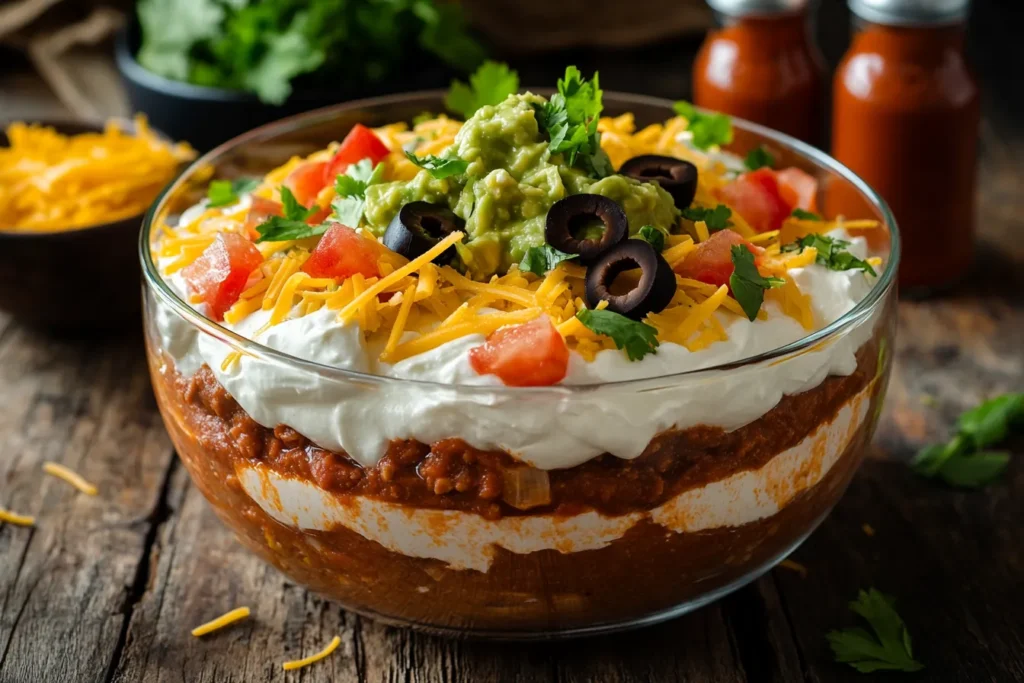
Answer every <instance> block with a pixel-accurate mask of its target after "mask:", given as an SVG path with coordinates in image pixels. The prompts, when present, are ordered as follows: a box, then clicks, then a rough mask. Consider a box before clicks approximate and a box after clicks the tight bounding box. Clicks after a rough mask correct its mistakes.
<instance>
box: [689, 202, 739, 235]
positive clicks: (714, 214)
mask: <svg viewBox="0 0 1024 683" xmlns="http://www.w3.org/2000/svg"><path fill="white" fill-rule="evenodd" d="M731 217H732V209H730V208H729V207H728V206H726V205H725V204H719V205H718V206H716V207H715V208H713V209H708V208H705V207H703V206H690V207H687V208H685V209H683V218H685V219H686V220H689V221H693V222H694V223H696V222H697V221H704V223H705V224H706V225H707V226H708V230H709V231H710V232H717V231H719V230H725V229H726V228H728V227H730V226H732V221H730V220H729V219H730V218H731Z"/></svg>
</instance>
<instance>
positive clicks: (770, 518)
mask: <svg viewBox="0 0 1024 683" xmlns="http://www.w3.org/2000/svg"><path fill="white" fill-rule="evenodd" d="M605 103H606V113H607V114H610V115H617V114H621V113H624V112H627V111H630V112H633V113H634V114H635V116H636V119H637V123H638V125H641V126H642V125H646V124H648V123H653V122H658V121H663V120H665V119H667V118H669V117H671V116H672V109H671V103H670V102H667V101H664V100H659V99H654V98H649V97H638V96H630V95H620V94H614V93H607V94H606V95H605ZM442 110H443V93H441V92H423V93H413V94H409V95H402V96H394V97H383V98H377V99H372V100H363V101H358V102H352V103H349V104H345V105H341V106H336V107H331V108H328V109H322V110H318V111H314V112H310V113H308V114H303V115H300V116H296V117H292V118H289V119H285V120H283V121H280V122H277V123H274V124H271V125H268V126H265V127H263V128H259V129H257V130H254V131H252V132H250V133H248V134H246V135H243V136H241V137H238V138H236V139H234V140H232V141H230V142H228V143H226V144H224V145H222V146H221V147H218V148H216V149H214V150H213V151H212V152H210V153H209V154H207V155H205V156H204V157H202V158H201V159H199V160H197V161H196V162H195V163H194V164H193V165H192V166H191V167H190V168H189V169H188V170H186V171H185V173H184V174H182V176H181V177H180V178H178V180H177V181H175V182H174V184H173V185H171V186H170V187H169V188H168V189H167V190H166V191H165V193H164V195H163V196H162V197H161V198H160V200H159V201H158V202H157V203H156V204H155V205H154V206H153V208H152V209H151V211H150V213H149V215H148V216H147V218H146V221H145V224H144V229H143V231H142V236H141V242H140V254H141V259H142V263H143V271H144V305H145V331H146V342H147V349H148V358H149V365H150V370H151V373H152V380H153V386H154V389H155V392H156V396H157V399H158V403H159V406H160V410H161V413H162V415H163V418H164V422H165V424H166V426H167V429H168V431H169V432H170V435H171V438H172V439H173V441H174V444H175V446H176V447H177V450H178V453H179V455H180V456H181V459H182V461H183V462H184V463H185V466H186V467H187V469H188V471H189V473H190V474H191V476H192V479H193V481H194V482H195V484H196V485H197V486H198V487H199V489H200V490H201V491H202V492H203V494H204V495H205V496H206V498H207V499H208V500H209V502H210V504H211V505H212V506H213V509H214V510H215V511H216V512H217V514H218V515H219V516H220V518H221V519H222V520H223V521H224V523H225V524H227V525H228V526H229V527H230V528H231V529H233V530H234V532H235V533H236V534H237V536H238V538H239V539H240V540H241V541H242V543H243V544H245V545H246V546H247V547H249V548H250V549H252V551H253V552H255V553H257V554H258V555H260V556H261V557H263V558H264V559H265V560H266V561H268V562H270V563H271V564H272V565H274V566H275V567H277V568H278V569H279V570H281V571H282V572H283V573H284V574H286V575H287V576H288V577H290V578H291V579H292V580H294V581H295V582H297V583H299V584H301V585H303V586H306V587H308V588H310V589H312V590H314V591H317V592H319V593H321V594H323V595H326V596H328V597H330V598H332V599H334V600H337V601H338V602H339V603H340V604H342V605H343V606H344V607H345V608H347V609H350V610H353V611H355V612H359V613H361V614H365V615H370V616H373V617H375V618H379V619H381V620H384V621H387V622H391V623H395V624H401V625H406V626H412V627H415V628H420V629H424V630H429V631H433V632H442V633H447V634H457V635H472V636H478V637H493V638H514V639H531V638H549V637H552V636H567V635H583V634H591V633H600V632H607V631H613V630H618V629H623V628H629V627H635V626H640V625H644V624H651V623H656V622H659V621H662V620H665V619H669V618H671V617H674V616H677V615H680V614H683V613H685V612H688V611H690V610H693V609H696V608H697V607H700V606H701V605H703V604H706V603H708V602H709V601H711V600H714V599H716V598H718V597H720V596H722V595H724V594H725V593H728V592H729V591H732V590H735V589H736V588H738V587H740V586H742V585H743V584H745V583H747V582H749V581H752V580H753V579H754V578H756V577H757V576H759V575H760V574H762V573H763V572H765V571H767V570H768V569H770V568H771V567H772V566H774V565H775V564H776V563H777V562H779V561H780V560H782V559H783V558H784V557H786V555H788V554H789V553H790V552H792V551H793V549H794V548H796V547H797V546H798V545H799V544H800V543H801V542H802V541H803V540H804V539H805V538H806V537H807V536H808V534H810V533H811V532H812V531H813V530H814V529H815V527H816V526H817V525H818V524H819V523H820V522H821V520H822V519H823V518H824V516H825V515H826V514H827V513H828V512H829V510H830V509H831V508H832V506H833V505H835V503H836V501H837V500H838V499H839V497H840V496H841V495H842V493H843V491H844V490H845V488H846V486H847V484H848V483H849V481H850V478H851V477H852V476H853V473H854V472H855V471H856V469H857V467H858V465H859V464H860V462H861V459H862V457H863V454H864V450H865V446H866V444H867V443H868V442H869V441H870V439H871V436H872V433H873V432H874V429H875V424H876V421H877V418H878V414H879V411H880V409H881V406H882V399H883V397H884V394H885V390H886V385H887V381H888V377H889V370H890V364H891V361H890V358H891V354H889V353H887V349H890V348H892V342H893V335H894V333H895V312H896V309H895V300H896V285H895V279H894V277H893V276H894V273H895V272H896V268H897V262H898V259H899V238H898V234H897V230H896V226H895V223H894V221H893V218H892V216H891V215H890V213H889V211H888V209H887V208H886V206H885V204H884V202H883V201H882V200H881V198H879V197H878V196H877V195H876V194H875V193H874V192H872V191H871V189H870V188H868V187H867V186H866V185H865V184H864V182H863V181H861V180H860V179H859V178H857V177H856V176H855V175H854V174H853V173H851V172H850V171H849V170H848V169H846V168H845V167H843V166H842V165H840V164H839V163H838V162H836V161H835V160H833V159H831V158H829V157H828V156H827V155H825V154H824V153H822V152H820V151H818V150H817V149H814V148H812V147H810V146H808V145H805V144H803V143H801V142H799V141H797V140H794V139H792V138H789V137H787V136H785V135H782V134H780V133H776V132H773V131H771V130H768V129H766V128H763V127H760V126H757V125H754V124H750V123H746V122H744V121H740V120H736V121H735V128H736V135H735V140H734V142H733V144H732V145H731V146H730V149H731V150H732V151H735V152H737V153H739V154H741V155H742V154H744V153H746V152H747V151H748V150H750V149H752V148H753V147H754V146H756V145H759V144H766V145H767V146H769V147H770V149H771V150H772V151H773V152H774V153H775V155H776V157H777V158H778V159H779V164H780V165H782V166H787V165H795V166H799V167H800V168H802V169H804V170H805V171H807V172H809V173H811V174H813V175H815V176H816V177H817V178H818V180H819V181H820V187H821V190H820V192H821V195H820V196H819V198H818V199H819V202H818V205H819V206H822V207H824V208H825V212H826V213H828V207H829V206H830V204H831V202H832V198H833V197H840V196H841V197H842V200H843V206H844V207H846V210H847V211H849V213H847V215H849V216H851V217H856V218H873V219H877V220H878V221H880V222H881V223H882V226H883V227H882V229H880V230H877V229H876V230H873V231H870V234H868V232H867V231H866V233H865V234H866V236H867V237H868V238H869V246H870V249H871V251H872V252H873V255H878V256H881V257H882V258H883V259H884V270H883V271H882V272H881V273H880V274H879V277H878V278H877V281H876V283H875V286H874V287H873V289H872V290H871V291H870V293H869V294H868V295H867V296H866V297H865V298H864V299H863V300H862V301H861V302H860V303H859V304H857V305H856V306H855V307H854V308H853V309H852V310H851V311H849V313H847V314H846V315H844V316H842V317H841V318H840V319H839V320H837V321H835V322H834V323H832V324H831V325H829V326H827V327H826V328H824V329H822V330H820V331H818V332H815V333H813V334H811V335H810V336H808V337H805V338H803V339H801V340H799V341H797V342H794V343H791V344H788V345H786V346H784V347H781V348H777V349H774V350H772V351H770V352H768V353H764V354H761V355H759V356H756V357H752V358H748V359H745V360H742V361H740V362H734V363H729V364H727V365H719V366H714V367H709V368H705V369H701V370H696V371H690V372H685V373H681V374H674V375H669V376H662V377H657V378H652V379H643V380H632V381H624V382H614V383H605V384H600V385H587V386H556V387H545V388H512V387H503V386H502V387H485V386H466V385H447V384H436V383H430V382H422V381H414V380H401V379H395V378H388V377H380V376H375V375H367V374H362V373H359V372H354V371H351V370H342V369H338V368H333V367H328V366H325V365H319V364H317V363H313V362H310V361H307V360H302V359H300V358H297V357H295V356H290V355H287V354H284V353H282V352H280V351H276V350H274V349H272V348H269V347H268V346H263V345H261V344H258V343H255V342H252V341H249V340H247V339H245V338H243V337H241V336H239V335H237V334H235V333H233V332H231V331H229V330H227V329H225V328H223V327H221V326H219V325H217V324H216V323H213V322H211V321H210V320H208V319H206V318H204V317H203V316H202V315H200V314H199V313H197V312H196V311H195V310H193V309H192V308H191V307H189V306H188V305H187V304H186V303H185V302H183V301H182V300H181V299H180V298H179V297H178V296H177V295H176V294H175V293H174V292H173V290H172V289H171V288H170V287H169V286H168V285H167V284H166V283H165V282H164V281H163V279H162V278H161V276H160V274H159V273H158V271H157V269H156V266H155V264H154V259H153V256H152V244H153V241H154V240H155V239H156V237H157V235H156V234H155V231H156V228H155V227H154V226H156V225H160V224H163V221H167V224H171V225H173V224H174V221H175V218H176V216H177V215H178V214H180V212H181V211H183V210H184V209H185V208H187V207H189V206H191V205H193V204H194V203H195V202H196V201H197V200H198V199H199V198H200V197H201V196H202V194H203V192H204V191H205V187H206V184H207V183H208V182H209V179H210V178H211V177H212V176H213V175H214V174H215V175H216V176H219V177H229V178H230V177H233V176H236V175H239V174H263V173H264V172H266V171H268V170H270V169H272V168H274V167H276V166H278V165H280V164H281V163H283V162H285V161H286V160H287V159H288V158H289V157H291V156H292V155H307V154H309V153H311V152H313V151H315V150H317V149H320V148H322V147H324V146H326V145H327V143H329V142H331V141H334V140H340V139H341V138H342V137H344V135H345V134H346V132H347V131H348V130H349V128H350V127H351V126H352V125H353V124H355V123H357V122H358V123H364V124H367V125H370V126H375V125H382V124H384V123H388V122H393V121H403V120H404V121H408V120H410V119H411V118H413V117H414V116H416V115H417V114H419V113H420V112H423V111H442ZM851 205H852V206H853V207H854V209H855V210H856V213H854V212H853V211H851V210H850V207H851ZM229 354H239V355H238V358H239V359H240V360H238V362H237V363H234V364H228V366H227V367H228V369H227V370H225V369H224V366H222V365H221V363H219V362H211V363H209V364H207V365H203V363H204V359H212V360H217V359H222V358H226V357H227V356H228V355H229ZM211 366H214V367H213V369H211ZM242 380H244V382H243V381H242ZM221 382H223V383H224V384H222V383H221ZM240 382H241V383H240ZM225 385H227V387H229V388H230V389H231V391H229V390H228V388H225ZM239 387H245V388H244V391H242V392H241V393H239V392H238V391H236V389H237V388H239ZM233 394H234V397H233ZM243 397H244V401H243V400H242V399H243ZM236 399H237V400H236ZM240 403H245V404H246V406H247V408H246V409H243V408H242V406H241V405H240ZM409 405H414V406H415V409H414V410H398V409H395V410H391V408H392V407H393V406H409ZM310 410H315V411H317V412H316V414H317V415H320V416H321V417H322V420H323V421H324V423H325V424H326V425H327V426H328V427H329V429H328V431H329V432H330V433H332V434H335V435H336V437H337V440H338V441H340V442H345V443H348V442H352V443H357V442H359V439H360V435H361V434H363V433H364V431H365V430H364V427H366V425H372V426H373V427H374V429H376V430H377V431H379V432H382V433H385V434H387V435H388V438H391V439H394V440H393V441H391V442H390V445H389V446H388V451H387V455H386V456H385V457H384V459H383V460H381V461H380V463H378V464H377V465H375V466H372V467H369V466H368V467H363V466H360V465H359V464H358V463H357V462H356V461H355V460H353V459H350V458H349V457H348V456H347V455H346V454H345V453H339V452H332V451H330V450H328V448H320V447H319V446H317V445H316V444H313V443H312V442H311V441H309V440H308V439H306V438H305V437H304V436H303V435H302V434H301V433H299V432H298V431H296V430H295V429H292V428H291V427H290V426H287V425H286V424H275V422H276V421H277V418H276V417H273V416H280V415H286V416H288V415H291V416H293V417H295V418H296V419H300V418H301V419H302V420H305V421H308V419H309V417H308V414H309V411H310ZM695 416H704V417H703V418H699V417H695ZM684 417H685V418H686V420H688V424H690V425H691V426H689V427H688V428H685V429H677V428H675V427H673V425H676V424H679V420H682V419H684ZM282 421H284V422H292V423H293V425H294V421H293V420H292V419H290V418H287V417H286V418H284V419H283V420H282ZM695 421H698V422H699V423H697V424H695ZM708 422H710V423H711V424H712V425H715V426H711V425H709V424H707V423H708ZM599 426H600V427H601V429H598V427H599ZM597 431H600V432H602V433H603V434H605V435H606V436H607V434H608V433H609V432H614V433H615V435H616V436H615V438H617V439H618V440H619V442H620V445H621V446H622V447H624V448H626V449H627V450H629V449H632V450H633V451H634V452H636V453H640V452H641V451H642V455H640V456H639V457H637V458H636V459H634V460H628V459H621V458H617V457H615V456H612V455H608V454H601V453H602V451H601V450H600V446H599V445H597V442H598V441H601V440H599V439H594V438H592V437H593V435H594V433H596V432H597ZM510 432H514V433H515V435H516V436H515V438H516V439H518V441H519V442H529V441H531V440H534V441H538V440H546V441H545V443H549V447H550V449H551V450H552V451H555V452H558V453H560V454H561V455H563V456H564V458H565V461H566V463H568V464H570V465H571V466H566V467H563V468H561V469H553V470H550V471H547V472H546V474H545V473H544V472H545V471H543V470H535V469H534V468H532V467H522V466H521V463H518V462H517V461H516V460H515V459H513V458H512V457H510V456H509V455H508V454H505V453H502V452H500V451H497V452H496V450H495V448H494V446H493V443H492V442H491V441H490V439H491V436H492V435H493V434H499V433H500V434H509V433H510ZM605 440H607V439H606V438H605ZM467 442H469V443H470V444H472V445H473V446H477V447H478V448H480V449H482V450H477V449H476V448H473V447H471V446H470V445H468V444H467ZM321 445H325V446H326V445H327V444H323V443H321ZM538 479H539V480H544V483H546V485H547V487H548V488H549V491H550V494H549V497H550V502H549V503H547V504H543V505H540V506H538V507H527V508H526V509H519V508H517V507H514V506H513V505H511V504H509V502H507V501H509V500H512V501H513V502H515V500H514V499H515V496H513V497H512V498H511V499H510V498H509V497H508V494H509V492H510V491H514V490H518V489H517V487H519V488H525V489H528V490H529V489H531V487H532V489H533V490H536V489H537V488H538V487H539V484H538ZM496 491H497V492H498V493H500V495H496V493H495V492H496ZM520 507H523V506H520ZM226 570H227V571H230V568H226Z"/></svg>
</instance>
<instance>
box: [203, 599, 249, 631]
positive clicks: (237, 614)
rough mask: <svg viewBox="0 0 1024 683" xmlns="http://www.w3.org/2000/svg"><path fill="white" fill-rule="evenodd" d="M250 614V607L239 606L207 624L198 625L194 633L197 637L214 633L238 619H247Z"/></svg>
mask: <svg viewBox="0 0 1024 683" xmlns="http://www.w3.org/2000/svg"><path fill="white" fill-rule="evenodd" d="M248 616H249V608H248V607H238V608H236V609H233V610H231V611H230V612H228V613H227V614H222V615H220V616H219V617H217V618H216V619H213V620H212V621H208V622H206V623H205V624H202V625H200V626H196V627H195V628H194V629H192V635H194V636H196V637H197V638H198V637H199V636H205V635H206V634H207V633H212V632H214V631H217V630H219V629H222V628H224V627H225V626H228V625H230V624H233V623H235V622H236V621H241V620H242V619H245V618H246V617H248Z"/></svg>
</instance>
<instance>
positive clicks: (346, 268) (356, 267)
mask: <svg viewBox="0 0 1024 683" xmlns="http://www.w3.org/2000/svg"><path fill="white" fill-rule="evenodd" d="M302 270H303V272H305V273H307V274H309V275H310V276H312V277H332V278H335V279H341V280H343V279H345V278H347V277H351V276H352V275H355V274H356V273H362V274H363V276H364V277H376V276H377V275H379V272H378V270H377V252H376V250H375V249H374V248H373V245H371V244H370V241H369V240H368V239H366V238H365V237H363V236H362V235H360V234H359V233H357V232H356V231H355V230H353V229H352V228H350V227H348V226H347V225H342V224H340V223H339V224H337V225H335V226H332V227H331V228H330V229H328V231H327V232H326V233H324V236H323V237H322V238H321V239H320V244H318V245H316V249H314V250H313V253H312V254H310V255H309V258H308V259H306V263H305V264H303V266H302Z"/></svg>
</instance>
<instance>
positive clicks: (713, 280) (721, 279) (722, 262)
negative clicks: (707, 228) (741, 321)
mask: <svg viewBox="0 0 1024 683" xmlns="http://www.w3.org/2000/svg"><path fill="white" fill-rule="evenodd" d="M737 244H742V245H744V246H745V247H746V248H747V249H749V250H750V253H752V254H753V255H754V263H755V264H757V265H760V261H761V253H762V252H763V251H764V250H763V249H760V248H759V247H756V246H754V245H753V244H751V243H750V242H748V241H747V240H745V239H743V238H742V237H740V236H739V234H737V233H736V232H733V231H732V230H720V231H719V232H716V233H715V234H713V235H711V237H710V238H708V240H707V241H705V242H701V243H700V244H698V245H697V248H696V249H694V250H693V251H691V252H690V253H689V255H688V256H687V257H686V258H685V259H683V262H682V263H680V264H678V265H677V266H676V268H675V271H676V272H677V273H679V274H680V275H682V276H683V277H688V278H692V279H694V280H700V281H701V282H706V283H707V284H709V285H715V286H716V287H721V286H722V285H727V284H729V278H730V277H732V271H733V265H732V248H733V247H734V246H735V245H737Z"/></svg>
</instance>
